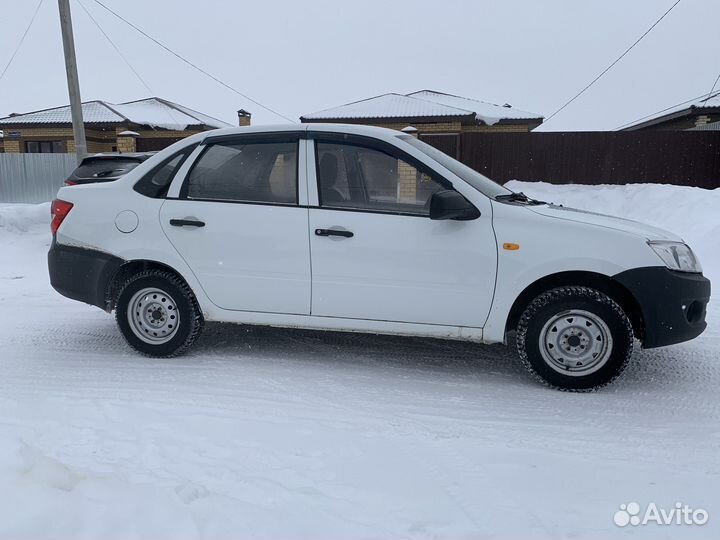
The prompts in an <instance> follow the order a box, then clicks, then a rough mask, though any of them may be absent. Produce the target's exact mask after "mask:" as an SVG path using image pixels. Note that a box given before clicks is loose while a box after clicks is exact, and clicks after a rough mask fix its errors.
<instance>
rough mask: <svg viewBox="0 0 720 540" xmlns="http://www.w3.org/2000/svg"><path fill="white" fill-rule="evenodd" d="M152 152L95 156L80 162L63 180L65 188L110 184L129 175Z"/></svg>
mask: <svg viewBox="0 0 720 540" xmlns="http://www.w3.org/2000/svg"><path fill="white" fill-rule="evenodd" d="M153 154H154V152H129V153H126V154H117V153H107V154H95V155H93V156H88V157H86V158H84V159H83V160H82V163H80V165H79V166H78V168H77V169H75V170H74V171H73V172H72V174H71V175H70V176H69V177H68V178H67V180H65V185H66V186H76V185H79V184H94V183H97V182H112V181H113V180H117V179H118V178H120V177H121V176H123V175H124V174H127V173H129V172H130V171H132V170H133V169H134V168H135V167H137V166H138V165H140V164H141V163H142V162H143V161H145V160H146V159H148V158H149V157H150V156H152V155H153Z"/></svg>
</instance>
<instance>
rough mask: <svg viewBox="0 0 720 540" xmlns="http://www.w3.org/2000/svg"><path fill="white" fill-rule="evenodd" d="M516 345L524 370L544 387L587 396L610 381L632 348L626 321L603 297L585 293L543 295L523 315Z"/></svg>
mask: <svg viewBox="0 0 720 540" xmlns="http://www.w3.org/2000/svg"><path fill="white" fill-rule="evenodd" d="M516 344H517V350H518V354H519V355H520V359H521V360H522V362H523V364H524V365H525V366H526V367H527V368H528V369H529V370H530V372H531V373H532V374H533V375H535V377H536V378H538V379H539V380H541V381H542V382H543V383H545V384H547V385H549V386H552V387H554V388H558V389H561V390H572V391H587V390H593V389H596V388H599V387H602V386H604V385H606V384H608V383H609V382H611V381H612V380H614V379H615V378H616V377H617V376H618V375H620V373H622V371H623V370H624V369H625V367H626V366H627V363H628V361H629V359H630V355H631V353H632V346H633V332H632V326H631V324H630V320H629V319H628V317H627V315H626V314H625V312H624V311H623V309H622V308H621V307H620V306H619V305H618V304H617V302H615V301H614V300H613V299H612V298H610V297H609V296H607V295H606V294H604V293H602V292H600V291H597V290H595V289H592V288H589V287H559V288H556V289H552V290H549V291H547V292H544V293H543V294H541V295H539V296H538V297H537V298H535V299H534V300H533V301H532V302H531V303H530V304H529V305H528V306H527V308H526V309H525V311H524V312H523V314H522V315H521V317H520V321H519V323H518V326H517V337H516Z"/></svg>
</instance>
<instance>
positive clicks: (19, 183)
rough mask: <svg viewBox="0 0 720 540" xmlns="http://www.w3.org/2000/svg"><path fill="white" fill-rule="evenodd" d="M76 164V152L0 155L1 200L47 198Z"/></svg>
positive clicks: (34, 200)
mask: <svg viewBox="0 0 720 540" xmlns="http://www.w3.org/2000/svg"><path fill="white" fill-rule="evenodd" d="M76 165H77V161H76V158H75V154H8V153H5V154H0V202H2V203H40V202H46V201H50V200H52V199H53V198H54V197H55V194H56V193H57V191H58V189H60V187H62V184H63V181H64V180H65V179H66V178H67V177H68V175H69V174H70V173H71V172H72V171H73V169H75V167H76Z"/></svg>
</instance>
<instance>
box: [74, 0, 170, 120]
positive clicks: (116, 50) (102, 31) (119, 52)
mask: <svg viewBox="0 0 720 540" xmlns="http://www.w3.org/2000/svg"><path fill="white" fill-rule="evenodd" d="M77 3H78V4H79V5H80V7H81V8H82V9H83V11H84V12H85V14H86V15H87V16H88V17H89V18H90V20H91V21H92V22H93V23H95V26H97V29H98V30H100V33H102V35H103V36H105V39H107V40H108V42H109V43H110V45H112V47H113V49H115V52H116V53H118V55H119V56H120V58H122V60H123V62H125V64H126V65H127V67H129V68H130V70H131V71H132V72H133V73H134V74H135V76H136V77H137V78H138V80H139V81H140V82H141V83H142V85H143V86H144V87H145V89H146V90H147V91H148V92H150V95H152V96H154V95H155V92H153V91H152V89H151V88H150V86H149V85H148V84H147V83H146V82H145V79H143V78H142V77H141V76H140V73H138V71H137V70H136V69H135V68H134V67H133V65H132V64H131V63H130V61H129V60H128V59H127V57H126V56H125V55H124V54H123V53H122V51H121V50H120V48H119V47H118V46H117V45H116V44H115V42H114V41H113V40H112V38H111V37H110V36H109V35H108V34H107V32H105V30H104V29H103V27H102V26H101V25H100V23H99V22H98V21H97V20H96V19H95V17H93V16H92V13H90V11H89V10H88V9H87V8H86V7H85V5H84V4H83V3H82V1H81V0H77ZM163 110H164V111H165V112H166V113H167V114H168V117H169V118H170V120H171V121H172V123H174V124H180V122H178V119H177V118H175V116H174V115H173V114H172V112H171V110H170V109H169V108H165V107H163Z"/></svg>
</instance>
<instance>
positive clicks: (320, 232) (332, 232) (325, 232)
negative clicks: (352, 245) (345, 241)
mask: <svg viewBox="0 0 720 540" xmlns="http://www.w3.org/2000/svg"><path fill="white" fill-rule="evenodd" d="M315 235H316V236H342V237H343V238H352V237H353V236H355V235H354V234H353V233H351V232H350V231H343V230H340V229H315Z"/></svg>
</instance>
